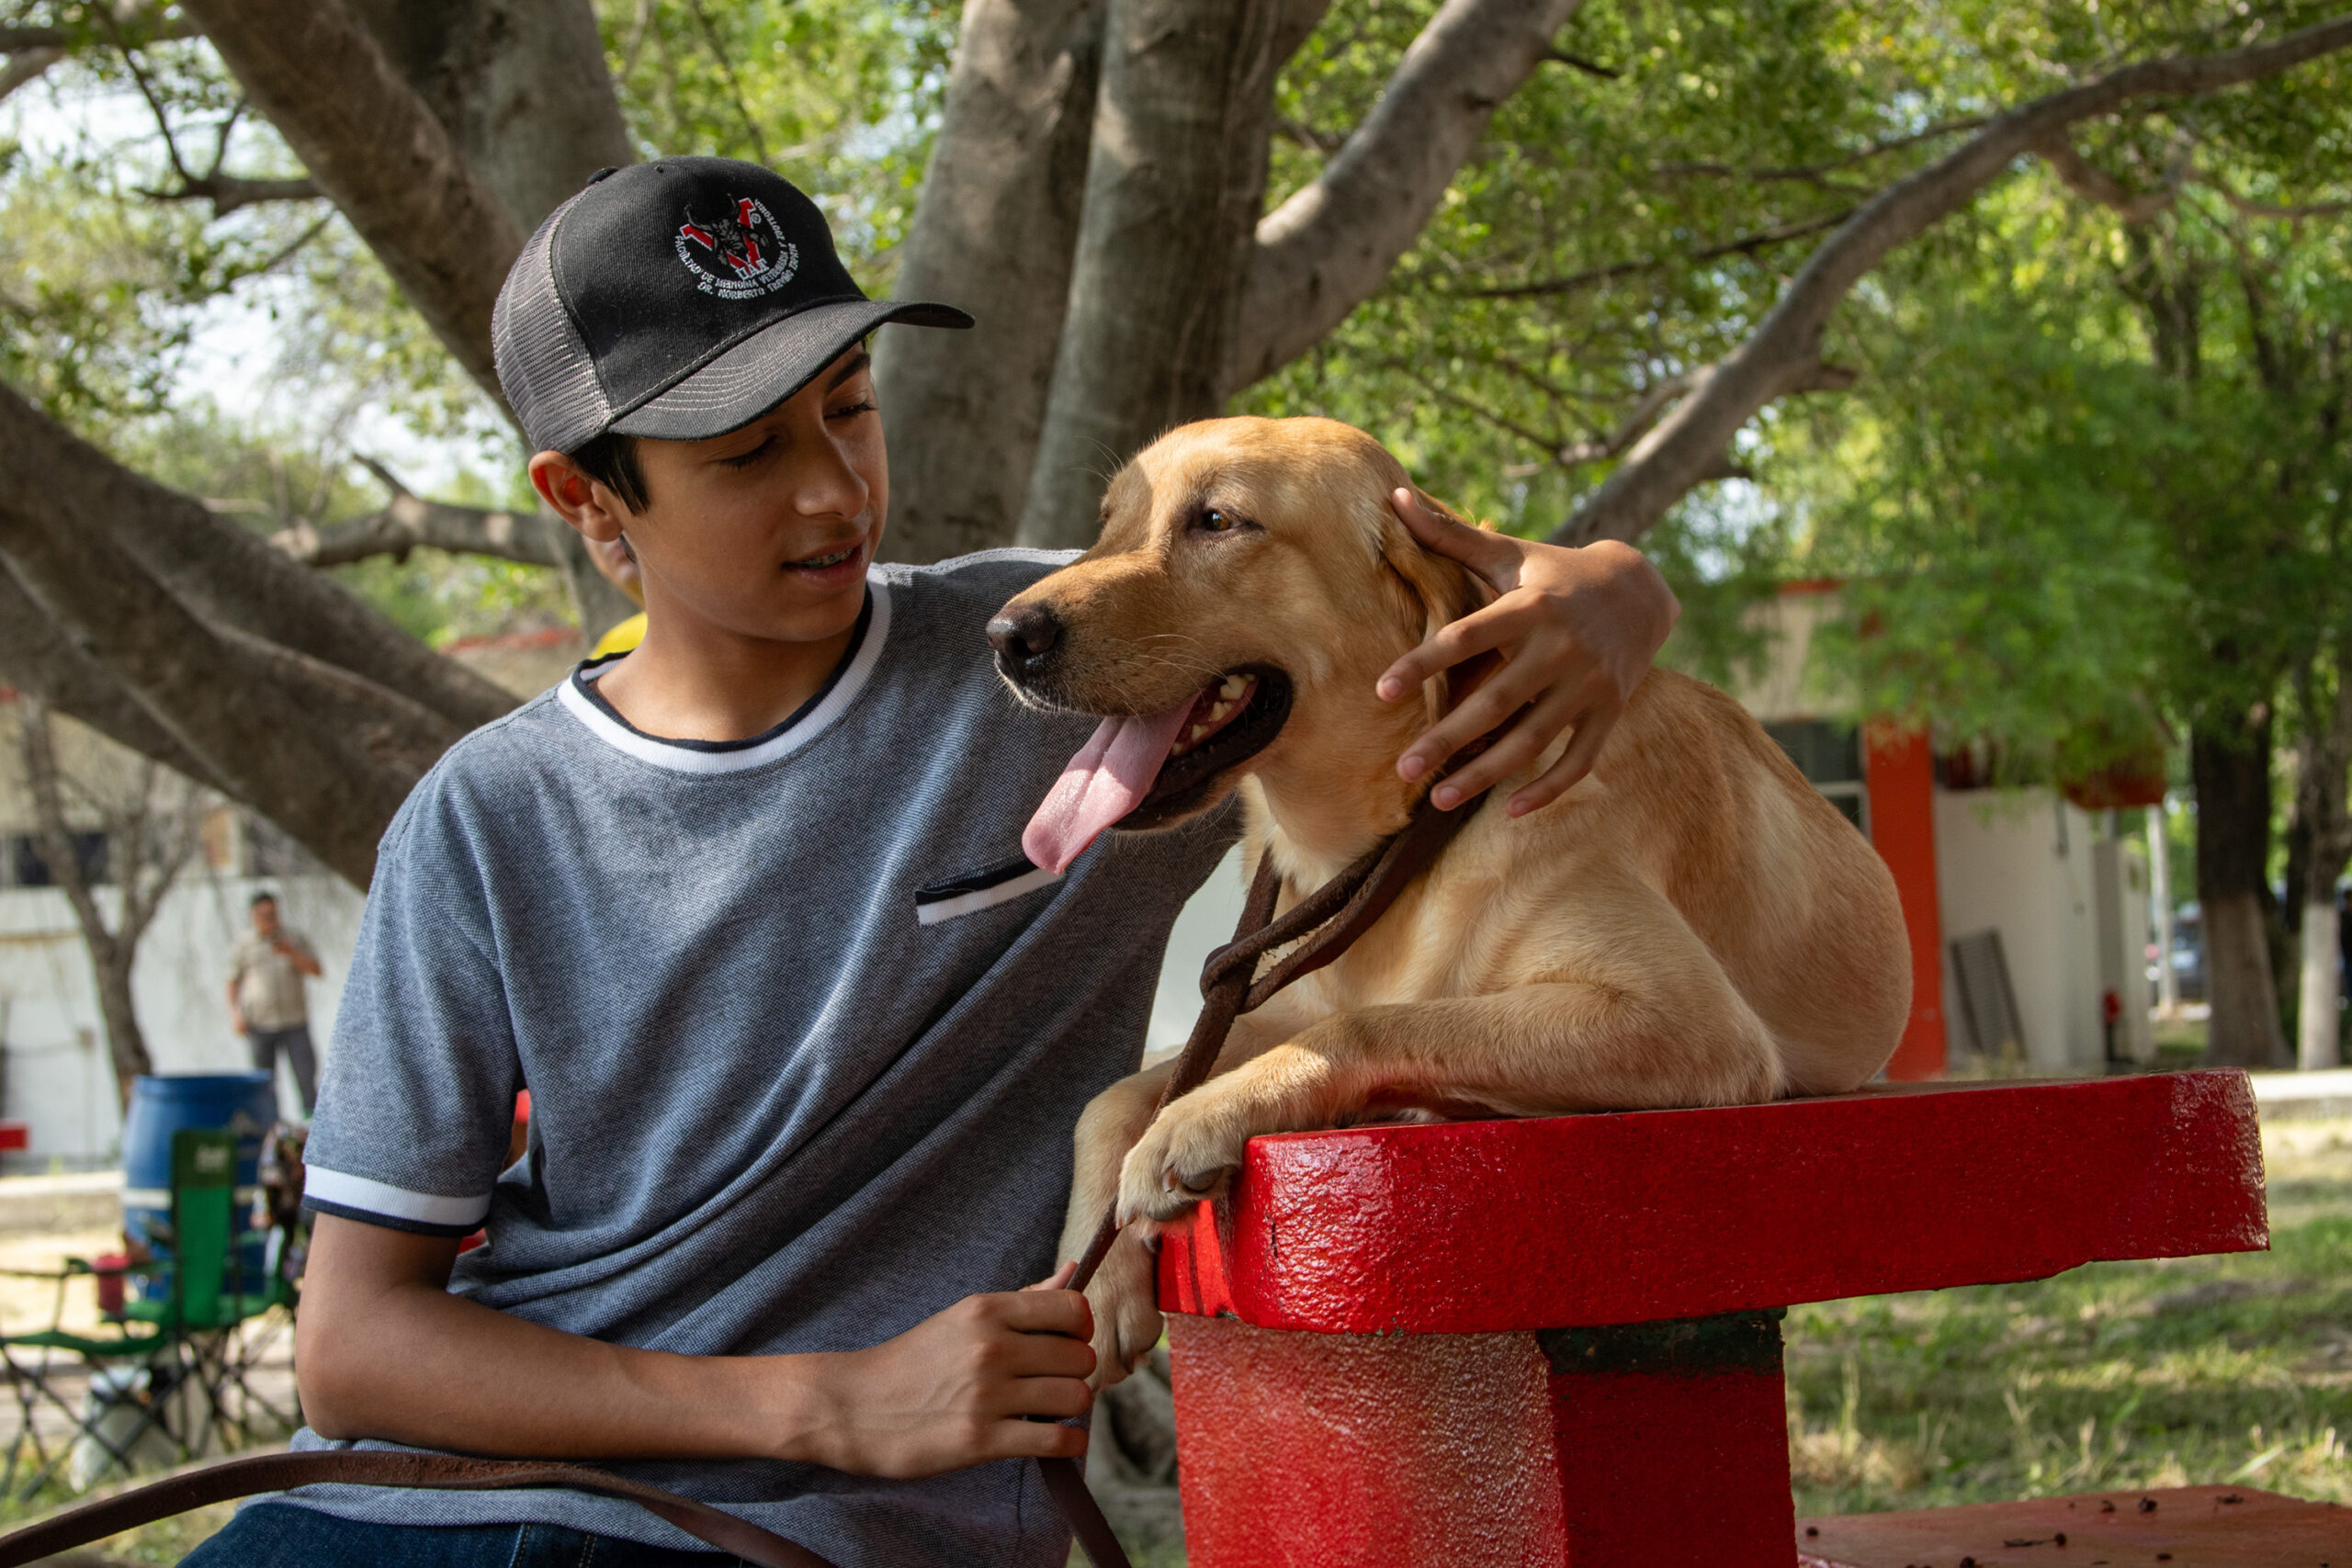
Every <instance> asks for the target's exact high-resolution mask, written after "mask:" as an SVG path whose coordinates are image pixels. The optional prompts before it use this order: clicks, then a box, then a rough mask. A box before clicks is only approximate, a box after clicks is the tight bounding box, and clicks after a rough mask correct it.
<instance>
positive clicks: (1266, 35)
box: [1020, 0, 1284, 549]
mask: <svg viewBox="0 0 2352 1568" xmlns="http://www.w3.org/2000/svg"><path fill="white" fill-rule="evenodd" d="M1110 4H1111V8H1110V14H1109V18H1108V21H1107V23H1106V25H1105V29H1104V43H1103V86H1102V96H1101V99H1100V101H1099V102H1097V103H1096V105H1095V108H1094V144H1093V150H1092V153H1091V157H1090V159H1089V161H1088V163H1087V168H1086V215H1085V219H1084V221H1083V222H1082V223H1081V224H1080V229H1079V236H1078V254H1077V258H1076V261H1075V263H1074V265H1073V266H1072V269H1071V275H1070V291H1069V311H1068V314H1067V315H1066V317H1065V318H1064V321H1063V323H1062V333H1061V347H1060V350H1059V352H1058V353H1057V355H1056V356H1055V359H1054V380H1053V392H1052V396H1051V397H1050V398H1049V399H1048V400H1047V402H1046V428H1045V432H1044V434H1043V435H1042V436H1041V438H1040V439H1039V441H1038V445H1037V459H1036V464H1035V468H1034V470H1033V471H1032V473H1031V475H1030V479H1029V495H1028V500H1027V502H1026V503H1025V504H1024V506H1023V511H1022V516H1021V535H1020V537H1021V542H1022V543H1023V544H1024V545H1035V546H1042V547H1046V548H1052V549H1068V548H1073V547H1082V546H1084V545H1087V544H1091V542H1092V541H1093V538H1094V535H1095V532H1096V527H1097V523H1096V518H1095V508H1096V506H1097V504H1098V503H1099V502H1101V500H1102V497H1103V483H1104V481H1105V480H1106V479H1108V478H1109V477H1110V474H1111V472H1112V470H1113V469H1115V468H1118V467H1119V465H1120V464H1122V463H1124V462H1125V461H1126V459H1127V458H1128V457H1131V456H1133V455H1134V454H1135V452H1136V449H1137V448H1139V447H1141V446H1143V445H1144V444H1145V443H1146V442H1148V441H1149V440H1150V439H1151V438H1152V437H1153V436H1154V435H1156V434H1159V432H1160V431H1162V430H1165V429H1167V428H1168V427H1169V426H1170V425H1172V424H1179V423H1182V422H1184V421H1186V420H1190V419H1199V418H1201V417H1203V416H1204V415H1207V414H1211V413H1214V412H1216V410H1217V407H1218V404H1219V402H1220V400H1221V388H1220V386H1219V382H1220V380H1221V378H1222V377H1223V375H1224V371H1225V361H1226V355H1227V350H1228V349H1229V348H1230V346H1231V344H1232V341H1233V332H1234V324H1235V321H1237V320H1238V316H1239V312H1240V306H1241V291H1242V283H1243V280H1244V279H1245V278H1246V277H1247V276H1248V274H1249V262H1250V247H1251V245H1252V244H1253V243H1254V235H1255V232H1256V225H1257V219H1258V212H1259V209H1260V208H1261V206H1263V204H1264V197H1265V182H1266V152H1267V142H1268V139H1269V136H1270V134H1271V129H1272V119H1271V117H1272V92H1273V81H1274V72H1275V69H1276V68H1277V67H1278V66H1279V65H1280V64H1281V62H1280V60H1279V59H1277V58H1276V55H1275V52H1274V51H1275V44H1276V40H1277V38H1278V36H1279V35H1280V33H1281V30H1282V28H1281V23H1282V21H1283V9H1284V7H1283V4H1282V0H1110Z"/></svg>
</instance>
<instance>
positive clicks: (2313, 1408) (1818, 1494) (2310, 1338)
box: [1786, 1122, 2352, 1515]
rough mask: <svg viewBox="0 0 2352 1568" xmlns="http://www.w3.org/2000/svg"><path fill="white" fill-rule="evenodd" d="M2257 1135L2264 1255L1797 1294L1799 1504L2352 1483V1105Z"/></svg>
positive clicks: (1791, 1346)
mask: <svg viewBox="0 0 2352 1568" xmlns="http://www.w3.org/2000/svg"><path fill="white" fill-rule="evenodd" d="M2264 1143H2265V1145H2266V1155H2267V1159H2268V1162H2269V1166H2270V1172H2271V1181H2270V1201H2271V1217H2272V1226H2273V1242H2272V1250H2271V1251H2269V1252H2267V1253H2250V1254H2244V1255H2240V1256H2235V1257H2228V1258H2179V1259H2169V1260H2164V1261H2156V1262H2146V1263H2103V1264H2093V1265H2090V1266H2089V1267H2086V1268H2083V1269H2075V1270H2072V1271H2071V1272H2069V1273H2065V1274H2062V1275H2060V1276H2058V1277H2057V1278H2056V1279H2052V1280H2040V1281H2036V1282H2034V1283H2030V1284H2022V1285H1985V1286H1977V1287H1973V1288H1970V1289H1966V1290H1954V1291H1940V1292H1921V1293H1917V1294H1912V1295H1901V1296H1883V1297H1873V1298H1868V1299H1864V1300H1860V1301H1850V1302H1837V1303H1823V1304H1819V1305H1814V1306H1805V1307H1799V1308H1796V1309H1794V1310H1792V1312H1791V1313H1790V1314H1789V1319H1788V1324H1787V1329H1786V1332H1787V1339H1788V1378H1789V1422H1790V1438H1791V1458H1792V1470H1793V1472H1794V1480H1795V1485H1796V1498H1797V1512H1798V1513H1799V1514H1800V1515H1812V1514H1841V1513H1864V1512H1874V1511H1877V1510H1880V1509H1887V1508H1918V1507H1934V1506H1943V1505H1947V1504H1953V1503H1972V1502H1986V1501H1993V1500H1996V1499H2002V1498H2010V1497H2029V1496H2041V1495H2051V1494H2057V1493H2067V1492H2079V1491H2088V1490H2091V1489H2094V1488H2099V1487H2125V1486H2181V1485H2189V1484H2195V1483H2205V1482H2225V1483H2245V1484H2249V1485H2255V1486H2261V1487H2265V1488H2267V1489H2269V1490H2272V1491H2278V1492H2286V1493H2290V1494H2292V1495H2297V1496H2301V1497H2311V1498H2317V1499H2323V1500H2327V1501H2333V1502H2352V1457H2347V1453H2346V1443H2347V1441H2348V1440H2352V1123H2346V1122H2332V1123H2330V1122H2303V1123H2296V1122H2286V1123H2279V1124H2275V1125H2274V1126H2273V1127H2271V1128H2269V1129H2267V1130H2266V1135H2265V1138H2264Z"/></svg>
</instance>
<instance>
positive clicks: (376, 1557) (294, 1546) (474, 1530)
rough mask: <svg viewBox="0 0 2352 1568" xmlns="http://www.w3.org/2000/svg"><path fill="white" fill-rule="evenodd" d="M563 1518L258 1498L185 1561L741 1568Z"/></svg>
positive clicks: (279, 1565)
mask: <svg viewBox="0 0 2352 1568" xmlns="http://www.w3.org/2000/svg"><path fill="white" fill-rule="evenodd" d="M741 1564H742V1560H741V1558H736V1557H729V1556H727V1555H726V1554H725V1553H723V1552H718V1551H673V1550H671V1549H670V1548H668V1547H665V1546H640V1545H639V1544H638V1543H637V1542H636V1541H633V1540H616V1539H615V1538H614V1537H612V1536H608V1535H587V1534H583V1533H582V1532H581V1531H579V1530H574V1529H564V1528H563V1527H562V1526H560V1525H367V1524H360V1523H358V1522H357V1521H356V1520H353V1519H339V1518H337V1517H334V1515H333V1514H322V1513H321V1512H319V1510H317V1509H316V1508H305V1507H301V1506H298V1505H296V1504H292V1503H256V1504H254V1506H251V1507H249V1508H245V1509H243V1510H241V1511H240V1512H239V1513H238V1515H237V1517H235V1518H234V1519H232V1520H231V1521H230V1523H229V1528H228V1529H224V1530H222V1531H221V1532H220V1534H218V1535H216V1536H214V1537H213V1538H212V1539H211V1540H208V1541H206V1542H205V1543H204V1544H203V1545H202V1546H199V1547H198V1548H197V1549H196V1550H195V1551H191V1552H189V1553H188V1554H187V1556H186V1557H183V1558H181V1559H180V1568H741Z"/></svg>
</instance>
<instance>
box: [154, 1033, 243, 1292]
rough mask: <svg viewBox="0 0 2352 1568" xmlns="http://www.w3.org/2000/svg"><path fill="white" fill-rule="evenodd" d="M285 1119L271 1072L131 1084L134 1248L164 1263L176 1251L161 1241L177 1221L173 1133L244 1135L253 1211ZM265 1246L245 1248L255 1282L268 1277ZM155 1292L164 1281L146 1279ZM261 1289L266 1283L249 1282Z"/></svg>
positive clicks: (178, 1076) (161, 1077) (169, 1076)
mask: <svg viewBox="0 0 2352 1568" xmlns="http://www.w3.org/2000/svg"><path fill="white" fill-rule="evenodd" d="M276 1122H277V1081H276V1078H275V1077H274V1075H272V1074H269V1073H159V1074H156V1075H154V1076H153V1077H136V1078H133V1079H131V1080H130V1111H128V1112H127V1113H126V1114H125V1115H124V1117H123V1119H122V1231H123V1235H125V1236H127V1237H129V1238H130V1242H131V1244H132V1245H133V1247H146V1248H147V1249H148V1250H149V1251H150V1252H151V1253H152V1254H153V1256H155V1257H157V1258H168V1257H170V1256H171V1250H172V1249H171V1248H170V1247H165V1246H162V1245H160V1244H159V1243H157V1242H155V1241H154V1240H153V1235H154V1233H155V1230H156V1228H157V1227H158V1226H161V1225H163V1224H166V1223H167V1222H168V1221H169V1220H170V1219H171V1217H172V1134H175V1133H176V1132H179V1131H180V1130H181V1129H183V1128H187V1127H196V1128H203V1129H207V1130H220V1129H225V1130H227V1131H229V1132H232V1133H234V1134H237V1199H236V1201H237V1206H238V1212H239V1213H244V1212H245V1211H247V1210H249V1209H250V1208H251V1207H252V1206H253V1201H254V1194H255V1192H256V1191H257V1190H258V1189H259V1187H260V1184H261V1145H262V1140H263V1139H264V1138H265V1137H266V1135H267V1134H268V1133H269V1129H270V1128H271V1126H272V1125H274V1124H275V1123H276ZM262 1247H263V1244H262V1243H259V1242H254V1243H253V1244H251V1245H249V1246H248V1247H246V1248H245V1252H246V1254H247V1256H246V1258H244V1259H243V1272H244V1273H245V1275H246V1277H247V1279H248V1280H255V1281H257V1280H259V1279H260V1278H261V1276H262V1266H263V1257H262ZM141 1283H142V1289H144V1291H145V1292H146V1293H147V1294H149V1295H160V1294H163V1293H164V1286H163V1284H162V1282H161V1281H157V1280H146V1281H142V1282H141ZM245 1288H246V1289H247V1290H249V1291H257V1290H259V1289H260V1288H261V1287H260V1286H259V1284H258V1283H249V1284H248V1285H247V1286H246V1287H245Z"/></svg>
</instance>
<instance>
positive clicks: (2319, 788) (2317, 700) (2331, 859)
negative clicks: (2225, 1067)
mask: <svg viewBox="0 0 2352 1568" xmlns="http://www.w3.org/2000/svg"><path fill="white" fill-rule="evenodd" d="M2336 663H2337V668H2336V669H2335V692H2334V694H2333V696H2332V698H2331V697H2329V696H2328V695H2326V694H2324V686H2323V682H2322V677H2323V675H2324V673H2325V671H2324V667H2323V666H2322V664H2321V662H2320V661H2319V660H2313V661H2312V663H2311V664H2310V665H2308V666H2306V667H2305V669H2304V671H2302V673H2301V677H2300V679H2299V695H2300V696H2301V702H2300V703H2299V704H2298V705H2297V706H2298V707H2299V708H2300V709H2301V720H2302V733H2301V736H2299V737H2298V738H2297V740H2296V745H2295V761H2296V764H2297V765H2296V769H2295V821H2296V826H2297V828H2298V829H2300V831H2301V838H2302V840H2303V846H2304V863H2303V867H2302V879H2301V886H2299V887H2296V888H2294V889H2293V890H2292V892H2293V894H2294V896H2295V897H2296V901H2297V902H2299V903H2300V904H2301V908H2300V910H2299V911H2298V913H2299V914H2300V916H2301V919H2299V920H2298V922H2297V928H2298V929H2297V935H2298V936H2299V937H2300V938H2301V944H2302V946H2301V954H2300V956H2301V965H2300V967H2301V982H2302V983H2301V987H2299V995H2298V998H2297V1003H2296V1009H2295V1020H2296V1022H2295V1037H2296V1038H2295V1065H2296V1066H2299V1067H2301V1068H2302V1069H2303V1070H2304V1071H2306V1072H2311V1071H2315V1070H2318V1069H2321V1068H2326V1067H2334V1066H2340V1065H2341V1063H2340V1061H2339V1046H2338V1043H2337V1033H2338V1031H2339V1028H2340V1018H2339V1009H2340V1006H2341V1002H2342V997H2343V990H2342V985H2343V981H2342V975H2341V970H2340V968H2339V965H2340V964H2341V962H2342V948H2341V945H2340V943H2341V942H2342V933H2341V932H2340V931H2339V930H2338V929H2337V915H2336V908H2335V881H2336V878H2337V877H2339V876H2342V875H2343V874H2344V866H2345V863H2346V861H2347V860H2352V798H2348V797H2347V788H2348V787H2352V680H2347V679H2346V674H2347V671H2345V670H2344V669H2343V668H2342V660H2341V655H2340V654H2339V655H2338V658H2337V660H2336Z"/></svg>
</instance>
